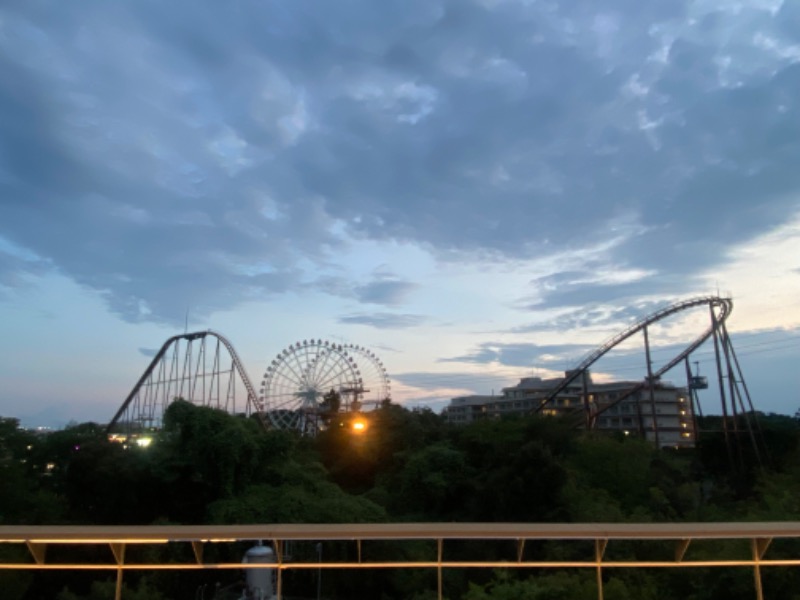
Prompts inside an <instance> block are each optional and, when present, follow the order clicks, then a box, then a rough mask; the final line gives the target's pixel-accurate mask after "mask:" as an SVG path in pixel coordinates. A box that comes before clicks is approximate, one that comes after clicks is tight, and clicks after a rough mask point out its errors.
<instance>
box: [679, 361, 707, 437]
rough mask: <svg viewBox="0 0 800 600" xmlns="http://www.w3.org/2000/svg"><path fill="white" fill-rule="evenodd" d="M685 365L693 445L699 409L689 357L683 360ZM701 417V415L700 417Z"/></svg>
mask: <svg viewBox="0 0 800 600" xmlns="http://www.w3.org/2000/svg"><path fill="white" fill-rule="evenodd" d="M683 362H684V363H685V365H686V391H687V392H689V410H690V411H692V437H693V438H694V443H695V444H697V414H698V411H699V408H700V400H699V399H698V398H697V396H696V392H695V389H694V387H693V386H692V380H693V376H692V368H691V366H689V357H688V356H687V357H686V358H684V359H683ZM700 416H702V414H701V415H700Z"/></svg>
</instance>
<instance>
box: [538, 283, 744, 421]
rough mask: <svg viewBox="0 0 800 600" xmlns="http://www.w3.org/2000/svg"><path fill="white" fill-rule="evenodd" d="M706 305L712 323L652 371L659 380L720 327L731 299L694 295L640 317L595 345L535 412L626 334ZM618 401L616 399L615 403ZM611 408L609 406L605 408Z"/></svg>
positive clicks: (619, 341) (633, 391)
mask: <svg viewBox="0 0 800 600" xmlns="http://www.w3.org/2000/svg"><path fill="white" fill-rule="evenodd" d="M703 305H707V306H708V307H709V309H710V310H711V314H712V319H711V325H709V327H708V328H707V329H706V330H705V331H703V332H702V333H701V334H700V335H699V336H698V337H697V338H696V339H695V340H694V341H693V342H692V343H690V344H689V345H688V346H687V347H686V348H685V349H684V350H683V351H682V352H680V353H679V354H678V355H677V356H675V357H674V358H673V359H672V360H670V361H669V362H668V363H667V364H665V365H664V366H663V367H661V368H660V369H658V370H657V371H655V372H653V374H652V377H653V379H654V380H655V379H658V378H659V377H661V376H662V375H663V374H664V373H666V372H667V371H669V370H670V369H672V368H674V367H675V366H676V365H677V364H678V363H680V362H681V361H683V360H685V359H686V358H687V357H688V356H689V355H690V354H691V353H692V352H694V351H695V350H697V348H698V347H700V345H702V344H703V342H705V341H706V340H707V339H708V338H710V337H711V336H712V335H713V334H714V332H715V331H717V330H718V329H719V328H720V327H722V326H723V324H724V323H725V321H726V319H727V318H728V317H729V316H730V314H731V312H732V311H733V300H732V299H731V298H725V297H720V296H700V297H696V298H690V299H688V300H683V301H681V302H676V303H675V304H671V305H669V306H666V307H664V308H662V309H660V310H658V311H656V312H654V313H651V314H649V315H647V316H645V317H642V318H641V319H639V320H637V321H636V322H635V323H633V324H632V325H631V326H630V327H628V328H627V329H625V330H623V331H621V332H620V333H618V334H616V335H614V336H613V337H611V338H609V339H608V340H607V341H606V342H604V343H603V344H601V345H600V346H598V347H597V348H596V349H595V350H593V351H592V352H590V353H589V354H588V355H587V356H586V357H585V358H584V359H583V360H582V361H581V362H580V363H578V365H577V366H575V367H574V368H573V369H571V370H570V371H569V372H568V374H567V376H566V377H565V378H564V379H563V381H561V383H559V384H558V385H557V386H556V387H555V388H553V390H552V391H551V392H550V394H549V395H548V396H547V397H546V398H545V399H544V400H542V402H541V403H540V404H539V406H538V407H537V408H536V409H535V412H538V411H540V410H542V409H543V408H545V407H546V406H547V405H548V404H549V403H550V402H552V401H553V400H554V399H555V398H556V397H557V396H558V395H559V394H560V393H561V392H563V391H564V390H565V389H566V388H567V386H569V385H570V384H571V383H572V382H573V381H575V380H576V379H578V377H580V376H581V375H582V374H583V373H585V372H586V370H587V369H588V368H589V367H591V366H592V365H593V364H594V363H595V362H597V361H598V360H599V359H600V358H601V357H603V356H604V355H605V354H606V353H608V352H609V351H610V350H611V349H613V348H614V347H616V346H618V345H619V344H621V343H622V342H624V341H625V340H627V339H628V338H629V337H631V336H633V335H635V334H637V333H639V332H641V331H644V330H646V329H647V327H648V326H649V325H652V324H653V323H656V322H658V321H661V320H662V319H666V318H667V317H670V316H672V315H674V314H676V313H679V312H682V311H684V310H688V309H691V308H697V307H698V306H703ZM714 309H717V310H718V311H719V312H718V313H714ZM648 384H649V382H648V381H643V382H642V383H640V384H638V385H637V386H635V388H633V389H631V390H630V391H628V392H627V393H626V394H625V396H624V397H627V396H629V395H631V394H633V393H635V392H636V391H638V390H640V389H642V388H643V387H645V386H646V385H648ZM624 397H623V398H620V400H619V401H621V400H622V399H624ZM619 401H617V402H615V403H614V404H617V403H618V402H619ZM607 408H610V406H609V407H606V409H607Z"/></svg>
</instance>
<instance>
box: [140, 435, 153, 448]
mask: <svg viewBox="0 0 800 600" xmlns="http://www.w3.org/2000/svg"><path fill="white" fill-rule="evenodd" d="M152 443H153V438H149V437H140V438H136V445H137V446H139V447H140V448H147V447H148V446H149V445H150V444H152Z"/></svg>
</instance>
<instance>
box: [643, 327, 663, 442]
mask: <svg viewBox="0 0 800 600" xmlns="http://www.w3.org/2000/svg"><path fill="white" fill-rule="evenodd" d="M642 331H643V332H644V353H645V357H646V360H647V382H648V384H649V387H650V410H651V411H652V417H653V434H654V436H655V442H656V449H660V448H661V444H660V443H659V439H658V416H657V415H656V392H655V381H653V362H652V361H651V360H650V337H649V336H648V335H647V326H646V325H645V326H644V328H643V329H642Z"/></svg>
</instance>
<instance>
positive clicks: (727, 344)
mask: <svg viewBox="0 0 800 600" xmlns="http://www.w3.org/2000/svg"><path fill="white" fill-rule="evenodd" d="M702 307H707V308H708V313H709V324H708V326H707V327H706V328H705V329H704V330H703V331H702V333H700V335H698V336H697V337H696V338H694V340H692V341H691V342H690V343H688V344H687V345H686V347H685V348H683V349H682V350H680V351H679V352H678V353H677V354H676V355H675V356H674V357H673V358H671V359H669V360H667V361H666V362H665V363H664V364H663V365H662V366H661V367H659V368H658V369H656V370H654V369H653V361H652V358H651V345H650V336H649V328H650V327H651V326H652V325H653V324H655V323H658V322H659V321H662V320H664V319H667V318H669V317H672V316H674V315H676V314H678V313H682V312H684V311H688V310H691V309H696V308H702ZM732 312H733V300H732V299H731V298H729V297H722V296H700V297H696V298H690V299H687V300H682V301H680V302H676V303H674V304H671V305H669V306H666V307H664V308H661V309H659V310H657V311H655V312H653V313H651V314H649V315H647V316H645V317H642V318H640V319H638V320H637V321H636V322H634V323H633V324H631V325H630V326H629V327H627V328H626V329H624V330H623V331H621V332H619V333H617V334H616V335H614V336H612V337H611V338H609V339H608V340H606V341H605V342H604V343H602V344H600V346H598V347H597V348H595V349H594V350H592V351H591V352H589V353H588V354H587V355H586V356H585V357H584V358H583V359H582V360H581V361H580V362H579V363H578V364H577V365H575V366H574V367H573V368H572V369H570V370H569V371H567V374H566V376H565V377H564V379H563V380H562V381H560V382H559V383H558V385H556V386H555V387H554V388H553V389H552V390H551V391H550V392H549V393H548V394H547V395H546V396H545V397H544V398H543V399H542V400H541V402H540V403H539V404H538V406H537V407H536V408H535V409H534V412H540V411H542V410H546V409H547V407H548V406H550V405H552V404H553V403H554V402H555V401H556V399H557V397H558V396H559V394H561V393H562V392H564V391H565V390H566V389H567V387H568V386H570V385H571V384H573V383H574V382H576V381H578V382H580V384H582V388H583V391H582V394H581V395H582V398H583V402H582V412H583V414H582V415H581V421H582V423H581V424H582V425H584V426H586V427H587V428H593V427H594V425H595V423H596V422H597V418H598V417H599V416H600V415H602V414H603V413H605V412H607V411H611V410H613V409H614V408H615V407H616V406H618V405H620V404H621V403H623V402H624V401H625V400H626V399H628V398H630V397H631V396H633V395H634V394H637V393H640V392H643V393H644V394H645V395H646V396H649V402H650V405H651V410H652V413H651V414H652V416H653V418H652V421H651V422H652V427H653V434H654V441H655V443H656V446H659V445H660V444H659V425H658V423H659V419H658V418H656V410H657V409H656V402H655V397H654V393H655V389H656V387H657V382H658V381H659V380H660V379H661V377H662V376H663V375H664V374H666V373H667V372H669V371H671V370H672V369H674V368H675V367H677V366H678V365H680V364H681V363H684V366H685V372H686V381H687V384H686V388H687V390H688V392H689V400H690V413H691V415H692V417H693V420H694V421H695V422H694V429H695V432H696V433H697V416H700V417H702V409H701V406H700V402H699V400H698V397H697V391H698V390H701V389H706V388H708V381H707V378H706V377H700V376H699V375H696V374H693V373H692V370H691V366H690V364H689V359H690V357H691V355H692V353H694V352H695V351H697V349H698V348H700V346H702V345H703V344H704V343H705V342H706V341H708V340H710V339H713V345H714V359H715V360H714V362H715V367H716V375H717V380H718V384H719V397H720V408H721V413H722V420H721V423H722V432H723V435H724V438H725V442H726V446H727V448H728V452H729V454H730V455H731V460H733V454H734V452H736V451H737V450H736V448H737V447H739V446H740V445H741V443H742V438H743V437H744V438H746V439H747V440H748V442H749V445H751V446H752V449H753V452H754V453H755V455H756V459H757V460H758V462H761V461H762V456H761V453H762V450H761V449H760V448H761V447H762V446H763V444H762V443H760V442H759V439H760V438H761V433H760V430H759V425H758V421H757V420H756V418H755V408H754V406H753V402H752V398H751V396H750V392H749V390H748V388H747V384H746V383H745V380H744V374H743V373H742V369H741V366H740V364H739V360H738V358H737V356H736V351H735V350H734V347H733V343H732V342H731V338H730V335H729V333H728V329H727V326H726V321H727V319H728V317H729V316H730V315H731V313H732ZM639 333H641V334H642V337H643V341H644V354H645V365H646V375H645V377H644V378H643V379H642V380H641V381H640V382H638V383H637V384H635V385H632V386H630V387H629V388H628V389H627V390H626V391H625V392H624V393H622V394H620V395H619V396H618V397H617V398H616V399H615V400H614V401H613V402H609V403H607V404H605V405H603V406H602V407H597V406H592V405H591V404H590V402H589V401H588V398H589V393H588V390H587V383H586V382H587V379H588V378H587V375H588V373H589V369H590V368H591V367H592V366H593V365H594V364H596V363H597V362H598V361H599V360H600V359H601V358H602V357H603V356H605V355H606V354H608V353H609V352H610V351H611V350H612V349H614V348H617V347H618V346H620V344H622V343H623V342H625V341H627V340H629V339H630V338H632V337H633V336H635V335H636V334H639ZM726 388H727V389H726ZM640 423H641V421H640ZM640 428H641V424H640ZM639 433H640V435H641V436H642V437H644V431H640V432H639ZM738 451H739V452H740V451H741V448H739V450H738Z"/></svg>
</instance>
